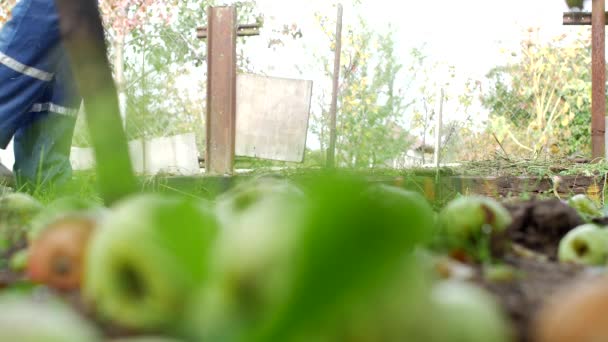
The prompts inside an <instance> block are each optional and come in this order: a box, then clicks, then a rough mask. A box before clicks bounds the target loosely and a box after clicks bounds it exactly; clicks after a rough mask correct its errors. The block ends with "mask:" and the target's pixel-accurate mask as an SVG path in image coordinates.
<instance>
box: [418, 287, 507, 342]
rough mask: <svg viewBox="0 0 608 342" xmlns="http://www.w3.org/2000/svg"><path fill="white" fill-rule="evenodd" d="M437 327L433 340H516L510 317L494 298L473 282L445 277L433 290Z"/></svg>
mask: <svg viewBox="0 0 608 342" xmlns="http://www.w3.org/2000/svg"><path fill="white" fill-rule="evenodd" d="M432 302H433V310H434V320H435V322H436V323H435V324H434V325H432V326H429V329H435V330H436V331H437V332H438V333H439V334H440V335H439V336H435V338H434V339H432V340H428V341H429V342H431V341H432V342H488V341H492V342H507V341H511V340H512V336H511V331H510V327H509V325H508V323H507V320H506V317H505V316H504V313H503V312H502V310H501V308H500V307H499V305H498V304H497V303H496V301H495V300H494V298H493V297H492V296H491V295H490V294H489V293H487V292H486V291H485V290H483V289H481V288H479V287H477V286H474V285H472V284H469V283H465V282H459V281H445V282H441V283H439V284H437V285H436V286H435V287H434V289H433V291H432Z"/></svg>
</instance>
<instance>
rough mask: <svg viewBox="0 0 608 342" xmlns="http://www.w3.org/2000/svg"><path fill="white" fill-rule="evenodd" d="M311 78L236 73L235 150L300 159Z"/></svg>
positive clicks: (263, 157)
mask: <svg viewBox="0 0 608 342" xmlns="http://www.w3.org/2000/svg"><path fill="white" fill-rule="evenodd" d="M311 98H312V81H302V80H291V79H284V78H273V77H265V76H256V75H247V74H242V75H238V76H237V103H238V106H237V120H236V154H237V155H239V156H247V157H254V158H262V159H270V160H279V161H287V162H302V161H303V160H304V151H305V149H306V136H307V133H308V121H309V118H310V104H311Z"/></svg>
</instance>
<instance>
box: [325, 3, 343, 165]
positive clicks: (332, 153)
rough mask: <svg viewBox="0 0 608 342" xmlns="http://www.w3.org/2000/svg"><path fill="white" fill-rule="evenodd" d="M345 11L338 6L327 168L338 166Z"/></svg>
mask: <svg viewBox="0 0 608 342" xmlns="http://www.w3.org/2000/svg"><path fill="white" fill-rule="evenodd" d="M343 15H344V9H343V7H342V4H338V19H337V21H336V49H335V51H334V74H333V84H332V93H331V94H332V95H331V108H330V109H329V121H330V123H329V148H328V150H327V167H330V168H331V167H334V166H335V164H336V160H335V159H336V139H337V134H338V133H337V131H336V116H337V111H338V89H339V86H340V58H341V56H342V17H343Z"/></svg>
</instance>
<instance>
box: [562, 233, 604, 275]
mask: <svg viewBox="0 0 608 342" xmlns="http://www.w3.org/2000/svg"><path fill="white" fill-rule="evenodd" d="M558 259H559V261H560V262H564V263H575V264H582V265H598V266H599V265H605V264H606V261H607V260H608V230H606V229H603V228H600V227H599V226H597V225H595V224H586V225H583V226H580V227H577V228H575V229H573V230H571V231H570V232H569V233H568V234H566V236H564V238H563V239H562V240H561V241H560V243H559V249H558Z"/></svg>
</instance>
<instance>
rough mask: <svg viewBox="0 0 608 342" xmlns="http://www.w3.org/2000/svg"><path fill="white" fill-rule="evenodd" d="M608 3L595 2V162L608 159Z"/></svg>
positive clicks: (593, 97)
mask: <svg viewBox="0 0 608 342" xmlns="http://www.w3.org/2000/svg"><path fill="white" fill-rule="evenodd" d="M605 8H606V1H605V0H593V13H592V52H591V53H592V84H593V86H592V100H591V116H592V118H591V139H592V145H591V147H592V156H593V159H594V160H595V161H598V160H600V159H604V158H605V157H606V154H605V148H606V145H605V144H606V141H605V139H606V136H605V135H606V119H605V116H606V50H605V48H606V16H605V15H604V14H605V12H606V11H605Z"/></svg>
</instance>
